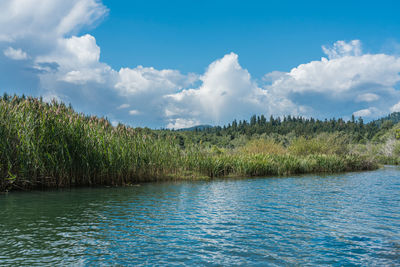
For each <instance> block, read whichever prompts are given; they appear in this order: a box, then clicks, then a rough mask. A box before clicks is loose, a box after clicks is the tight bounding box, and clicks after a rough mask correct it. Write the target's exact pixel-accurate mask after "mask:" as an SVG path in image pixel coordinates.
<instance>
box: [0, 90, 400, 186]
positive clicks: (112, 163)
mask: <svg viewBox="0 0 400 267" xmlns="http://www.w3.org/2000/svg"><path fill="white" fill-rule="evenodd" d="M399 121H400V113H392V114H390V115H388V116H387V117H384V118H381V119H378V120H374V121H370V122H368V123H365V122H364V121H363V119H362V118H357V119H356V118H354V116H353V117H352V118H351V119H350V120H348V121H345V120H343V119H340V118H339V119H329V120H328V119H326V120H318V119H313V118H303V117H294V116H285V117H282V118H281V117H276V118H274V117H272V116H270V117H269V119H267V118H266V117H265V116H264V115H259V116H257V115H254V116H252V117H251V118H250V119H249V121H246V120H240V121H237V120H233V121H232V123H229V124H228V125H225V126H208V125H203V126H199V127H193V128H190V129H181V130H168V129H160V130H154V129H149V128H132V127H129V126H126V125H123V124H119V125H117V126H113V125H111V123H110V122H109V121H108V120H107V119H106V118H99V117H96V116H86V115H85V114H82V113H77V112H75V111H74V110H73V108H72V107H71V106H67V105H65V104H64V103H59V102H57V101H52V102H51V103H48V102H44V101H43V100H42V99H40V98H34V97H25V96H16V95H14V96H9V95H7V94H5V95H4V96H3V97H2V98H1V99H0V191H9V190H30V189H45V188H59V187H70V186H119V185H132V184H137V183H142V182H149V181H161V180H179V179H213V178H215V177H249V176H272V175H274V176H281V175H295V174H303V173H334V172H345V171H360V170H373V169H377V168H379V166H382V165H383V164H398V163H399V162H400V141H399V139H400V123H399Z"/></svg>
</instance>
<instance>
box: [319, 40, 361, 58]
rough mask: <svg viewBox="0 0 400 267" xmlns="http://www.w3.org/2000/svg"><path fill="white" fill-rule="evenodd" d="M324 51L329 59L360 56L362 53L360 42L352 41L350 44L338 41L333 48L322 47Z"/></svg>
mask: <svg viewBox="0 0 400 267" xmlns="http://www.w3.org/2000/svg"><path fill="white" fill-rule="evenodd" d="M322 50H323V51H324V53H325V54H326V55H327V56H328V57H329V59H335V58H341V57H345V56H360V55H361V53H362V52H361V42H360V40H352V41H350V42H345V41H337V42H335V43H334V44H333V46H331V47H326V46H322Z"/></svg>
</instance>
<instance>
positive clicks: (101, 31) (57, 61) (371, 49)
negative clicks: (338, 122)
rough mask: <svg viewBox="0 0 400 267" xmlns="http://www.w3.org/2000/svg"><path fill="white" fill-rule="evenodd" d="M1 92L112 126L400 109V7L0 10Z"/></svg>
mask: <svg viewBox="0 0 400 267" xmlns="http://www.w3.org/2000/svg"><path fill="white" fill-rule="evenodd" d="M0 10H2V11H1V12H0V89H1V92H2V93H3V92H7V93H9V94H14V93H16V94H19V95H21V94H25V95H32V96H42V97H43V98H44V100H46V101H51V100H52V99H56V100H57V101H63V102H66V103H71V104H72V106H73V107H74V108H75V110H77V111H79V112H84V113H86V114H91V115H98V116H105V117H107V118H108V119H109V120H110V121H111V122H112V123H113V124H117V123H119V122H121V123H126V124H129V125H131V126H134V127H136V126H140V127H145V126H146V127H151V128H175V129H178V128H184V127H191V126H194V125H199V124H211V125H223V124H227V123H229V122H231V121H232V120H233V119H238V120H242V119H249V118H250V116H251V115H253V114H257V115H260V114H264V115H266V116H267V117H269V116H270V115H273V116H283V115H289V114H290V115H295V116H304V117H316V118H320V119H324V118H333V117H335V118H339V117H342V118H345V119H349V118H350V117H351V116H352V115H355V116H356V117H359V116H361V117H363V118H364V119H365V120H372V119H375V118H379V117H381V116H385V115H387V114H389V113H391V112H395V111H400V91H399V90H400V83H399V82H400V75H399V73H400V16H398V14H397V13H398V10H400V2H399V1H385V0H381V1H330V2H329V3H327V2H326V1H288V0H280V1H277V0H276V1H273V0H271V1H251V0H249V1H235V0H230V1H224V0H219V1H208V0H203V1H178V0H171V1H155V0H154V1H119V0H113V1H111V0H106V1H100V0H69V1H63V0H2V1H0Z"/></svg>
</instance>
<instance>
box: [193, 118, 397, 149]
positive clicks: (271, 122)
mask: <svg viewBox="0 0 400 267" xmlns="http://www.w3.org/2000/svg"><path fill="white" fill-rule="evenodd" d="M399 118H400V113H398V112H397V113H393V114H391V115H389V116H388V117H387V118H382V119H379V120H375V121H371V122H369V123H364V120H363V119H362V118H361V117H360V118H358V119H355V117H354V115H353V116H352V119H351V120H348V121H345V120H343V119H341V118H339V119H334V118H333V119H329V120H328V119H325V120H318V119H314V118H303V117H295V116H290V115H289V116H284V117H283V118H282V119H281V118H280V117H277V118H274V117H273V116H270V118H269V119H268V120H267V119H266V117H265V116H264V115H261V116H256V115H253V116H252V117H251V118H250V120H249V121H246V120H239V121H237V120H234V121H233V122H232V123H229V124H228V125H227V126H223V127H221V126H215V127H208V128H203V129H197V128H196V129H195V131H196V132H206V133H209V134H215V135H217V136H222V135H231V136H232V137H235V136H237V135H247V136H252V135H256V134H258V135H261V134H267V135H270V134H279V135H287V134H290V133H293V134H294V135H295V136H309V137H311V136H315V135H318V134H320V133H334V132H343V133H347V134H350V135H351V136H352V137H353V140H354V141H355V142H363V141H366V140H371V139H372V138H373V137H374V136H375V135H376V134H378V133H379V132H380V131H381V130H388V129H390V128H391V127H392V126H393V125H394V123H395V122H398V121H399Z"/></svg>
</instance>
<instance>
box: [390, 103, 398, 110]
mask: <svg viewBox="0 0 400 267" xmlns="http://www.w3.org/2000/svg"><path fill="white" fill-rule="evenodd" d="M390 112H400V101H399V102H397V103H396V104H395V105H393V106H392V107H391V108H390Z"/></svg>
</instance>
